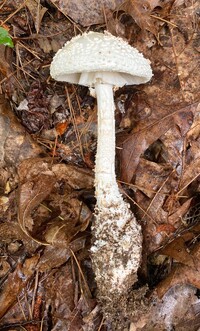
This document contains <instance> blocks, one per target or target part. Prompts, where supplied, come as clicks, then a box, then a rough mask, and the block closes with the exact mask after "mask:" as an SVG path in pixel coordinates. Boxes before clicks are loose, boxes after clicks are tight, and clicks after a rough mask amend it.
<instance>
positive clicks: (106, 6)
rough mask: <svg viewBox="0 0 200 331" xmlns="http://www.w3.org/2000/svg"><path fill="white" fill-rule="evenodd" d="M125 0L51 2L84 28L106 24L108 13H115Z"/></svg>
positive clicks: (53, 0)
mask: <svg viewBox="0 0 200 331" xmlns="http://www.w3.org/2000/svg"><path fill="white" fill-rule="evenodd" d="M122 1H123V0H114V1H112V0H99V1H95V0H94V1H91V0H84V1H82V0H77V1H73V0H67V1H63V0H51V2H52V3H53V4H54V5H55V6H56V7H57V8H58V9H59V10H60V11H61V12H62V13H63V14H64V15H67V16H70V17H71V18H72V19H73V20H74V21H75V22H76V23H79V24H81V25H82V26H89V25H92V24H102V23H104V22H105V15H106V12H107V11H113V10H114V9H116V7H117V6H118V5H119V4H121V3H122Z"/></svg>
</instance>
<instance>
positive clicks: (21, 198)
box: [18, 172, 56, 244]
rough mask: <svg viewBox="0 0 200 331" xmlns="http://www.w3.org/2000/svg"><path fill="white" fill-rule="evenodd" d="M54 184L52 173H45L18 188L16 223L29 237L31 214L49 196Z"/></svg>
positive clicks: (31, 222)
mask: <svg viewBox="0 0 200 331" xmlns="http://www.w3.org/2000/svg"><path fill="white" fill-rule="evenodd" d="M55 182H56V179H55V176H54V175H53V173H51V172H46V173H43V174H41V175H39V176H38V177H36V178H34V180H31V181H28V182H26V183H24V184H22V185H20V187H19V191H18V221H19V225H20V227H21V229H22V230H23V231H24V232H25V233H26V234H27V235H28V236H30V237H31V232H32V230H33V220H32V217H31V212H32V211H33V209H34V208H36V207H37V206H38V205H39V204H40V203H41V202H42V201H43V200H44V199H45V198H46V197H47V196H48V195H49V194H50V192H51V190H52V189H53V186H54V184H55ZM35 240H36V239H35ZM41 243H42V242H41ZM44 244H47V243H44Z"/></svg>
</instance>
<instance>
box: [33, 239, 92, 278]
mask: <svg viewBox="0 0 200 331" xmlns="http://www.w3.org/2000/svg"><path fill="white" fill-rule="evenodd" d="M85 240H86V238H85V237H84V236H83V237H80V238H78V239H76V240H74V241H72V242H71V243H70V244H68V245H67V247H66V246H65V247H64V246H61V247H54V246H47V247H45V250H44V252H43V254H42V256H41V258H40V261H39V263H38V266H37V269H38V270H39V271H40V272H47V271H49V270H51V269H53V268H58V267H59V266H61V265H62V264H64V263H65V262H67V261H68V259H69V258H70V257H71V256H72V253H71V251H73V252H75V253H76V252H77V251H79V250H81V249H83V248H84V247H85Z"/></svg>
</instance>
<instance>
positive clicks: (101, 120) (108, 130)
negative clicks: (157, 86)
mask: <svg viewBox="0 0 200 331" xmlns="http://www.w3.org/2000/svg"><path fill="white" fill-rule="evenodd" d="M50 73H51V76H52V77H53V78H54V79H55V80H57V81H62V82H69V83H73V84H80V85H84V86H88V87H89V88H90V92H91V94H92V95H95V96H96V98H97V108H98V136H97V137H98V141H97V153H96V162H95V195H96V209H95V220H94V224H93V226H92V231H93V237H94V239H93V245H92V248H91V252H92V261H93V267H94V271H95V276H96V281H97V287H98V296H99V299H100V300H101V302H102V303H103V304H104V308H103V309H104V312H105V315H106V316H107V317H108V318H109V317H110V316H111V315H112V314H113V313H112V311H113V309H114V310H115V309H116V310H117V309H118V308H119V305H120V303H119V298H122V297H123V296H124V295H125V296H126V292H127V290H128V289H129V288H130V286H131V285H132V284H133V283H134V282H135V281H136V280H137V270H138V267H139V265H140V260H141V250H142V234H141V227H140V225H139V224H138V223H137V221H136V219H135V217H134V215H133V213H132V212H131V210H130V208H129V204H128V203H127V202H125V201H124V199H123V197H122V194H121V193H120V190H119V188H118V185H117V181H116V174H115V117H114V112H115V105H114V98H113V89H116V88H119V87H122V86H124V85H132V84H143V83H146V82H147V81H149V80H150V79H151V77H152V70H151V67H150V63H149V61H148V60H146V59H145V58H144V57H143V55H142V54H141V53H139V52H138V51H137V50H136V49H135V48H133V47H131V46H130V45H129V44H128V43H127V42H125V41H124V40H123V39H121V38H117V37H115V36H113V35H111V34H110V33H108V32H105V33H97V32H89V33H84V34H83V35H79V36H77V37H74V38H72V39H71V40H70V41H68V42H67V43H66V44H65V46H64V47H63V48H62V49H61V50H59V51H58V52H57V54H56V55H55V57H54V59H53V61H52V63H51V67H50Z"/></svg>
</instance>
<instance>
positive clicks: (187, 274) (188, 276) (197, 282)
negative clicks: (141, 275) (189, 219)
mask: <svg viewBox="0 0 200 331" xmlns="http://www.w3.org/2000/svg"><path fill="white" fill-rule="evenodd" d="M191 258H192V259H193V261H194V266H193V267H192V266H191V265H190V266H188V265H183V264H178V265H177V266H175V267H173V268H172V271H171V272H170V274H169V275H168V276H167V277H166V278H165V279H164V280H163V281H161V282H160V283H159V285H158V286H157V288H156V291H157V294H158V297H159V298H162V297H163V295H164V294H165V293H166V292H167V291H168V290H169V289H170V288H171V287H172V286H175V285H177V284H190V285H193V286H195V287H197V288H199V289H200V279H199V271H200V244H199V243H197V244H196V246H195V247H194V248H193V250H192V251H191Z"/></svg>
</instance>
